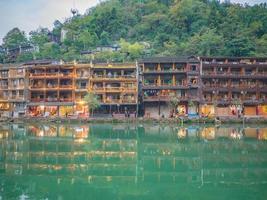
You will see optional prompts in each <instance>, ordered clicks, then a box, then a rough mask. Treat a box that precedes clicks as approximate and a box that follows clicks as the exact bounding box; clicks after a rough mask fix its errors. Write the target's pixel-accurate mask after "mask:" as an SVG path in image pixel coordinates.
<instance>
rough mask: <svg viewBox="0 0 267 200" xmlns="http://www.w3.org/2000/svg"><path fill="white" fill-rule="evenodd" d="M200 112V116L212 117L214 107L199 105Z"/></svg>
mask: <svg viewBox="0 0 267 200" xmlns="http://www.w3.org/2000/svg"><path fill="white" fill-rule="evenodd" d="M200 112H201V116H202V117H214V115H215V107H214V105H207V104H205V105H201V107H200Z"/></svg>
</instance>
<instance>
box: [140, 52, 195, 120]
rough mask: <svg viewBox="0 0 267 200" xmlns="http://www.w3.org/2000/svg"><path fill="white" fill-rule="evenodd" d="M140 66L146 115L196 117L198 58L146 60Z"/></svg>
mask: <svg viewBox="0 0 267 200" xmlns="http://www.w3.org/2000/svg"><path fill="white" fill-rule="evenodd" d="M139 66H140V67H141V71H142V93H143V102H144V112H145V116H147V117H156V118H157V117H175V116H187V115H189V116H196V115H198V102H199V99H198V98H199V84H200V77H199V72H200V67H199V60H198V59H197V58H195V57H186V58H149V59H144V60H142V61H140V64H139ZM170 102H171V103H170ZM170 104H172V105H174V106H172V105H170ZM174 107H175V108H174Z"/></svg>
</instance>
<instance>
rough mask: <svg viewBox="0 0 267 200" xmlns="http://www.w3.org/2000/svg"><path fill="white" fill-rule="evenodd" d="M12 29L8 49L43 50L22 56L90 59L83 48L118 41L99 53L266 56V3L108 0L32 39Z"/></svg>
mask: <svg viewBox="0 0 267 200" xmlns="http://www.w3.org/2000/svg"><path fill="white" fill-rule="evenodd" d="M12 31H13V32H14V30H11V31H10V32H9V33H8V34H7V36H6V37H5V38H4V44H3V46H4V47H5V48H7V47H9V48H10V47H15V46H18V45H21V44H25V43H31V44H33V45H35V46H38V47H39V53H27V54H26V55H25V54H22V55H20V56H18V58H17V61H24V60H27V59H33V58H35V59H45V58H52V59H60V58H63V59H65V60H71V59H90V58H91V57H90V56H89V57H88V55H87V56H81V52H82V51H87V52H88V51H89V52H90V51H92V50H94V49H96V47H98V46H107V45H113V44H119V45H120V46H121V49H120V50H119V51H116V52H111V51H106V52H105V51H104V52H99V53H96V54H95V55H94V58H96V59H102V60H103V59H104V60H113V61H125V60H134V59H137V58H140V57H146V56H154V55H161V56H162V55H168V56H172V55H201V56H267V4H266V3H265V4H260V5H254V6H249V5H240V4H231V3H220V2H219V1H217V0H108V1H105V2H102V3H100V4H99V5H97V6H96V7H93V8H90V9H88V11H87V13H86V14H85V15H76V16H74V17H72V18H70V19H68V20H66V21H65V22H63V23H60V22H59V21H56V22H55V24H54V29H53V30H52V31H49V30H48V29H45V28H44V29H39V30H35V31H32V32H31V34H30V38H29V39H27V41H25V38H24V37H25V34H24V33H23V32H22V31H20V30H19V31H20V32H19V33H18V30H16V34H13V33H12ZM62 33H64V38H62V35H63V34H62ZM14 35H16V37H15V39H14V38H12V37H14ZM10 38H11V39H10ZM3 58H4V57H3V56H2V59H3Z"/></svg>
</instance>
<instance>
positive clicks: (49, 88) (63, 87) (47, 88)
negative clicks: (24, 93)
mask: <svg viewBox="0 0 267 200" xmlns="http://www.w3.org/2000/svg"><path fill="white" fill-rule="evenodd" d="M29 89H30V90H32V91H38V90H41V91H44V90H45V91H54V90H74V87H73V85H60V86H58V85H53V86H45V85H39V86H30V87H29Z"/></svg>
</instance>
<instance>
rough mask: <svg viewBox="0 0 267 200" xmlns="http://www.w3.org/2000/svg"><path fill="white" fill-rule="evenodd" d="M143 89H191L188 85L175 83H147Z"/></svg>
mask: <svg viewBox="0 0 267 200" xmlns="http://www.w3.org/2000/svg"><path fill="white" fill-rule="evenodd" d="M143 89H189V86H188V85H181V84H177V85H173V84H165V85H163V84H145V85H143Z"/></svg>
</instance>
